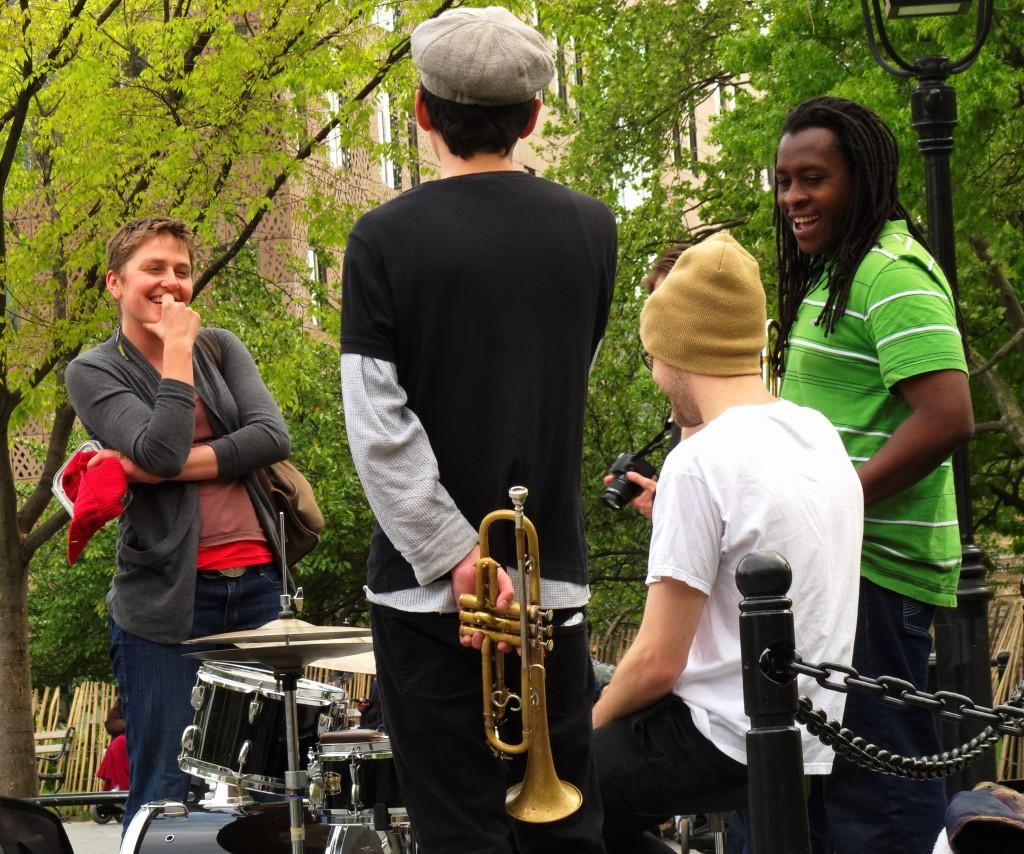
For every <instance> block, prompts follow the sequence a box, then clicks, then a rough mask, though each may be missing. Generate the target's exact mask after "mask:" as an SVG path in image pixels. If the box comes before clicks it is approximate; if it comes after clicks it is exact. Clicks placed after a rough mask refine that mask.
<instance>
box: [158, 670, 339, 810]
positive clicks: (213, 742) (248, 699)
mask: <svg viewBox="0 0 1024 854" xmlns="http://www.w3.org/2000/svg"><path fill="white" fill-rule="evenodd" d="M192 707H193V708H194V709H195V710H196V716H195V720H194V721H193V723H192V724H191V725H190V726H189V727H187V728H186V729H185V732H184V733H182V736H181V755H180V756H179V757H178V764H179V765H180V766H181V769H182V770H183V771H187V772H188V773H189V774H195V775H196V776H197V777H202V778H203V779H205V780H211V781H214V782H218V783H227V784H228V785H231V786H239V787H241V788H244V789H252V790H256V791H260V792H271V793H275V794H284V791H285V780H284V775H285V771H286V770H287V768H288V741H287V735H286V732H285V709H284V692H283V691H281V690H280V689H279V688H278V687H277V682H276V680H275V679H274V676H273V674H271V673H268V672H267V671H264V670H257V669H256V668H253V667H244V666H242V665H235V664H214V663H212V662H206V663H204V664H203V666H202V667H201V668H200V669H199V677H198V679H197V680H196V686H195V688H193V689H192ZM295 708H296V716H295V717H296V721H297V724H298V730H299V755H300V756H305V755H306V753H307V751H308V750H309V749H310V748H312V747H315V745H316V743H317V739H318V738H319V737H320V736H321V735H322V734H323V733H326V732H329V731H330V730H332V729H337V728H339V727H341V726H343V725H344V720H345V692H344V690H343V689H341V688H334V687H331V686H330V685H324V684H322V683H320V682H314V681H312V680H310V679H299V680H298V684H297V687H296V690H295Z"/></svg>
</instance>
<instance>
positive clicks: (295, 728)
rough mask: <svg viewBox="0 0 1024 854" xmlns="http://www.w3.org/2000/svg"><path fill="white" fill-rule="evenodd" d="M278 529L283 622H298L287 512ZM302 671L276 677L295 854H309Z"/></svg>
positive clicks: (280, 515) (299, 598)
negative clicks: (298, 694)
mask: <svg viewBox="0 0 1024 854" xmlns="http://www.w3.org/2000/svg"><path fill="white" fill-rule="evenodd" d="M277 530H278V535H279V537H280V541H281V585H282V588H283V592H282V593H281V615H280V619H289V618H290V619H295V617H296V616H297V614H298V613H300V612H301V611H302V605H303V595H302V588H301V587H297V588H296V589H295V594H294V595H292V594H291V593H290V590H291V586H292V585H291V576H290V575H289V573H288V561H287V559H286V558H285V551H284V541H285V534H284V513H278V514H277ZM300 674H301V671H300V670H275V671H274V678H275V679H277V684H278V686H279V687H280V688H281V691H282V692H283V693H284V725H285V740H286V744H287V746H288V769H287V770H286V771H285V772H284V794H285V797H286V798H287V799H288V821H289V825H290V830H291V843H292V854H305V850H306V823H305V820H304V816H303V809H304V808H303V798H304V797H305V795H306V791H307V783H308V780H307V775H306V772H305V771H304V770H302V769H301V768H300V767H299V722H298V710H297V709H296V706H295V689H296V688H297V687H298V680H299V675H300Z"/></svg>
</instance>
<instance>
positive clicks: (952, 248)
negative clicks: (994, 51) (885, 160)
mask: <svg viewBox="0 0 1024 854" xmlns="http://www.w3.org/2000/svg"><path fill="white" fill-rule="evenodd" d="M871 5H872V9H871V10H870V11H869V9H868V0H861V11H862V13H863V16H864V27H865V29H866V30H867V35H868V47H869V48H870V49H871V55H872V56H873V57H874V58H875V61H876V62H877V63H878V64H879V65H881V66H882V68H884V69H885V70H886V71H888V72H889V73H890V74H892V75H894V76H895V77H899V78H903V79H910V78H914V79H916V80H917V88H916V89H914V92H913V94H912V95H911V98H910V114H911V124H912V126H913V128H914V130H916V131H917V135H918V148H919V149H920V150H921V154H922V155H924V175H925V195H926V203H927V208H928V242H929V243H930V244H931V248H932V251H933V252H934V253H935V257H936V260H937V261H938V262H939V264H940V265H941V266H942V269H943V271H944V272H945V274H946V278H947V279H948V280H949V283H950V285H951V286H952V288H953V292H954V293H956V292H957V275H956V240H955V237H954V231H953V193H952V188H951V184H950V178H949V155H950V152H951V151H952V150H953V128H954V127H956V123H957V117H956V91H955V90H954V89H953V87H952V86H950V85H949V84H948V83H947V82H946V81H947V80H948V78H949V77H950V76H951V75H953V74H959V73H960V72H961V71H964V70H966V69H967V68H968V67H969V66H970V65H971V64H972V63H973V62H974V60H975V59H977V57H978V54H979V53H980V51H981V48H982V45H983V44H984V43H985V39H986V38H987V37H988V31H989V28H990V27H991V24H992V0H978V18H977V25H976V28H975V36H974V46H973V47H972V48H971V50H970V51H968V52H967V54H965V55H964V56H963V57H962V58H961V59H957V60H950V59H947V58H946V57H944V56H922V57H919V58H918V59H916V60H915V61H914V62H907V61H906V60H904V59H903V58H902V57H901V56H900V55H899V54H898V53H897V52H896V50H895V48H894V47H893V45H892V42H891V41H890V40H889V37H888V35H887V34H886V31H885V16H883V14H882V9H881V6H880V0H871ZM969 5H970V2H969V0H947V2H938V0H886V3H885V6H886V15H887V16H888V17H890V18H906V17H913V16H923V15H943V14H956V13H958V12H961V11H963V10H964V9H966V8H967V7H968V6H969ZM876 30H877V34H878V38H877V40H876V38H875V33H876ZM879 44H881V46H882V49H884V51H885V53H886V54H887V58H886V57H883V56H882V53H881V51H880V50H879ZM953 480H954V484H955V488H956V507H957V517H958V520H959V524H960V543H961V549H962V563H961V568H960V583H959V586H958V588H957V607H956V608H955V609H953V608H940V609H938V612H937V613H936V615H935V653H936V668H937V671H936V677H937V681H938V684H939V687H940V688H941V689H944V690H948V691H954V692H956V693H958V694H966V695H967V696H969V697H971V698H972V699H973V700H974V701H975V702H978V703H983V704H985V705H991V703H992V683H991V670H990V664H989V654H990V653H989V643H988V603H989V600H990V599H991V598H992V590H991V588H990V587H989V586H988V585H987V584H986V583H985V565H984V561H983V556H982V553H981V550H980V549H979V548H978V547H977V546H976V545H975V544H974V520H973V516H972V513H971V495H970V466H969V463H968V455H967V448H966V447H963V448H960V449H959V450H957V451H956V453H955V454H954V455H953ZM981 728H982V725H981V724H979V723H972V722H968V721H963V722H959V721H945V720H944V721H942V724H941V736H942V744H943V748H944V749H950V748H952V747H955V746H957V745H959V744H962V743H963V742H965V741H967V740H968V739H970V738H971V737H972V736H974V735H976V734H977V733H978V732H979V731H980V730H981ZM993 779H995V760H994V759H993V758H992V754H991V753H987V754H986V755H985V758H983V759H981V760H979V761H977V762H974V763H973V764H971V765H970V766H968V768H967V769H965V770H964V771H962V772H961V773H960V774H959V775H957V776H954V777H952V778H950V779H949V781H948V783H947V785H948V787H949V791H950V792H955V791H960V790H962V789H969V788H972V787H973V786H974V784H975V783H978V782H980V781H982V780H993Z"/></svg>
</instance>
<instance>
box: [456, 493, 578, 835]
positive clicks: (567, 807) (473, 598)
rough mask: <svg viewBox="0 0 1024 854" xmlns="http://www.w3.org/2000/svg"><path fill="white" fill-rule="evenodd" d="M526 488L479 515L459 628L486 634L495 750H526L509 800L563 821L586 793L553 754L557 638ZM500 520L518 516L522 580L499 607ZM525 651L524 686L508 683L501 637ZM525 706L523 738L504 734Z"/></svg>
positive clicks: (487, 695)
mask: <svg viewBox="0 0 1024 854" xmlns="http://www.w3.org/2000/svg"><path fill="white" fill-rule="evenodd" d="M527 494H528V492H527V490H526V488H525V487H523V486H513V487H512V488H511V489H510V490H509V491H508V496H509V498H511V499H512V506H513V508H514V509H512V510H495V511H494V512H493V513H488V514H487V515H486V516H485V517H484V520H483V521H482V522H481V523H480V560H478V561H477V562H476V593H475V594H471V593H464V594H462V596H460V597H459V607H460V609H461V610H460V611H459V633H460V634H462V635H470V636H472V635H474V634H476V633H477V632H481V633H482V634H483V636H484V639H483V644H482V645H481V647H480V653H481V656H482V662H481V663H482V676H483V719H484V737H485V738H486V739H487V743H488V744H489V745H490V746H491V749H492V750H494V751H495V754H496V755H505V756H517V755H519V754H522V753H527V758H526V773H525V774H524V776H523V780H522V782H521V783H517V784H515V785H514V786H512V787H511V788H510V789H509V790H508V792H507V794H506V796H505V808H506V809H507V810H508V812H509V814H510V815H511V816H512V817H513V818H517V819H519V820H520V821H525V822H531V823H544V822H549V821H558V819H561V818H565V817H566V816H568V815H572V814H573V813H574V812H576V810H578V809H579V808H580V805H581V804H582V803H583V795H582V794H581V793H580V790H579V789H577V788H576V787H575V786H574V785H572V783H567V782H565V781H564V780H559V779H558V775H557V774H556V773H555V765H554V760H553V759H552V758H551V739H550V737H549V735H548V711H547V694H546V692H545V690H544V676H545V671H544V653H545V652H550V651H551V649H552V647H553V645H554V643H553V641H552V640H551V635H552V632H553V631H554V630H553V628H552V626H551V625H550V623H551V611H542V610H541V607H540V556H539V550H538V548H537V530H536V528H534V526H533V523H532V522H531V521H530V520H529V519H528V518H526V516H525V515H524V513H523V504H524V503H525V502H526V496H527ZM499 521H511V522H513V523H514V524H515V538H516V563H517V566H518V570H519V584H518V590H517V591H516V597H517V600H518V601H516V602H513V603H512V605H511V606H510V607H509V608H508V610H507V611H503V612H499V611H498V610H497V599H498V568H499V567H498V563H497V561H495V560H494V559H493V558H492V557H491V556H490V546H489V542H488V533H489V529H490V527H491V525H492V524H493V523H495V522H499ZM502 642H504V643H506V644H508V645H509V646H513V647H517V648H518V649H519V651H520V665H519V666H520V688H519V691H520V693H519V694H516V693H515V692H514V691H511V690H510V689H509V688H508V686H507V685H506V684H505V656H504V653H502V652H499V651H498V644H499V643H502ZM509 711H511V712H519V713H520V715H521V719H522V732H523V735H522V740H521V741H519V742H518V743H511V744H510V743H508V742H506V741H503V740H502V738H501V736H500V735H499V733H498V727H499V726H500V724H501V723H502V721H503V720H504V719H505V716H506V712H509Z"/></svg>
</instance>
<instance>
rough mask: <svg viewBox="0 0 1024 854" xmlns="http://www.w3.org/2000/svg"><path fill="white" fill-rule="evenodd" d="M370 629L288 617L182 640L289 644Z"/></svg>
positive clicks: (354, 634) (367, 632)
mask: <svg viewBox="0 0 1024 854" xmlns="http://www.w3.org/2000/svg"><path fill="white" fill-rule="evenodd" d="M369 636H370V630H369V629H368V628H363V627H360V626H314V625H313V624H312V623H307V622H306V621H305V620H300V619H298V618H296V617H285V618H283V619H281V618H279V619H277V620H272V621H271V622H269V623H264V624H263V625H262V626H257V627H256V628H255V629H241V630H239V631H236V632H222V633H221V634H219V635H207V636H206V637H202V638H190V639H189V640H187V641H182V643H187V644H199V643H288V642H289V641H317V640H331V639H334V638H344V637H357V638H361V639H362V638H369Z"/></svg>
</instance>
